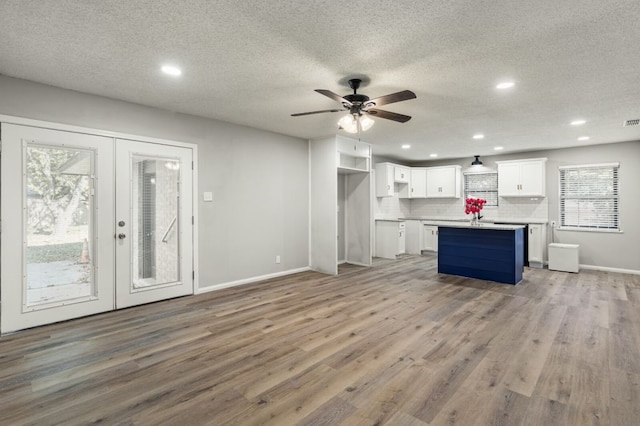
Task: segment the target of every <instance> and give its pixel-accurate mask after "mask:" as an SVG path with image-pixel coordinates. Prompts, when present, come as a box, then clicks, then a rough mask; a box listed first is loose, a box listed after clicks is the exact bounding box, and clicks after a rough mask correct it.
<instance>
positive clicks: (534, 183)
mask: <svg viewBox="0 0 640 426" xmlns="http://www.w3.org/2000/svg"><path fill="white" fill-rule="evenodd" d="M544 182H545V171H544V163H543V162H541V161H530V162H523V163H522V164H520V195H521V196H523V197H544V194H545V183H544Z"/></svg>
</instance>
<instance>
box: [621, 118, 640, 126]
mask: <svg viewBox="0 0 640 426" xmlns="http://www.w3.org/2000/svg"><path fill="white" fill-rule="evenodd" d="M638 124H640V118H636V119H635V120H627V121H625V122H624V123H623V124H622V127H628V126H637V125H638Z"/></svg>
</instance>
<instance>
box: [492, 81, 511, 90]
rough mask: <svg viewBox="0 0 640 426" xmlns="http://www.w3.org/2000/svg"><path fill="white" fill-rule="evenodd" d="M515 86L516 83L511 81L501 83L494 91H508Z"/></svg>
mask: <svg viewBox="0 0 640 426" xmlns="http://www.w3.org/2000/svg"><path fill="white" fill-rule="evenodd" d="M515 85H516V83H514V82H513V81H503V82H502V83H499V84H498V85H497V86H496V89H510V88H512V87H513V86H515Z"/></svg>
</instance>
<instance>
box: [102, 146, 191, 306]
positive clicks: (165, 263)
mask: <svg viewBox="0 0 640 426" xmlns="http://www.w3.org/2000/svg"><path fill="white" fill-rule="evenodd" d="M115 158H116V222H117V223H116V232H115V235H116V238H115V239H114V240H115V241H116V307H117V308H124V307H127V306H133V305H139V304H142V303H148V302H153V301H156V300H162V299H169V298H172V297H177V296H184V295H186V294H192V293H193V275H192V274H193V268H192V258H193V253H192V247H193V244H192V238H193V237H192V229H193V227H192V211H191V203H192V191H191V187H192V173H191V161H192V158H191V149H188V148H183V147H176V146H167V145H157V144H150V143H145V142H135V141H127V140H121V139H118V140H117V141H116V157H115Z"/></svg>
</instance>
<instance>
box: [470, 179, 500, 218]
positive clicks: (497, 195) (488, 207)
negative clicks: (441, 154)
mask: <svg viewBox="0 0 640 426" xmlns="http://www.w3.org/2000/svg"><path fill="white" fill-rule="evenodd" d="M488 174H495V175H496V179H497V175H498V171H497V170H479V171H468V172H463V173H462V175H463V176H462V204H463V205H464V204H465V199H466V198H467V191H466V181H465V176H467V175H488ZM496 197H497V198H496V202H497V203H498V205H497V206H485V207H484V209H487V210H497V209H498V208H499V207H500V193H499V192H497V187H496ZM484 209H483V210H484Z"/></svg>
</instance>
